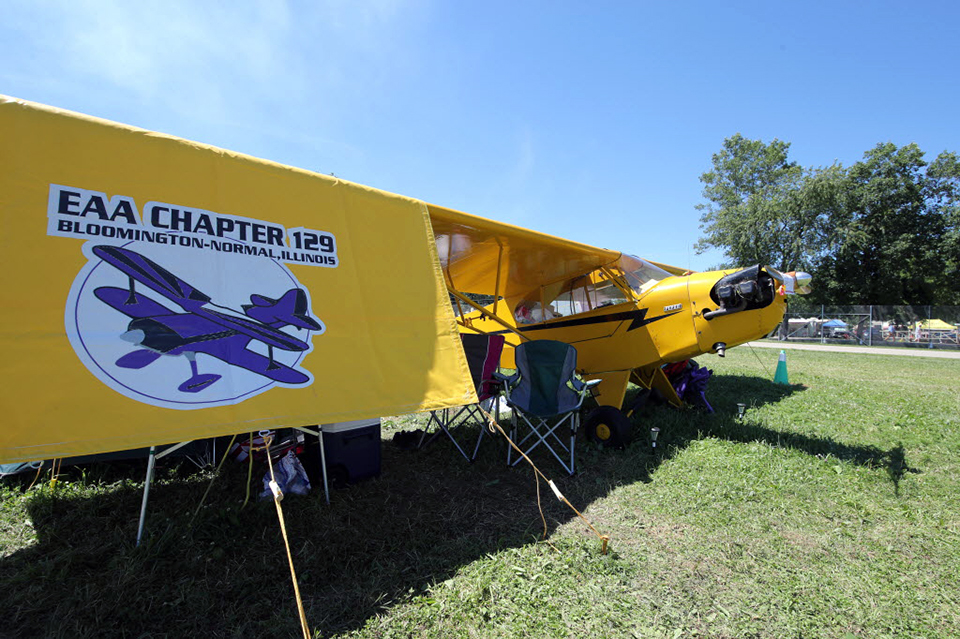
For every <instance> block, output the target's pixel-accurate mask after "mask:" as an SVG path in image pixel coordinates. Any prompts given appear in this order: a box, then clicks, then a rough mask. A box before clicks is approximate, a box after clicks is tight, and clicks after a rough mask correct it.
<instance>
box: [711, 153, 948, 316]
mask: <svg viewBox="0 0 960 639" xmlns="http://www.w3.org/2000/svg"><path fill="white" fill-rule="evenodd" d="M789 148H790V145H789V144H788V143H786V142H781V141H780V140H774V141H773V142H771V143H769V144H766V143H764V142H762V141H760V140H748V139H746V138H744V137H743V136H742V135H740V134H737V135H735V136H733V137H731V138H728V139H726V140H724V143H723V149H722V150H721V151H720V152H719V153H717V154H715V155H714V156H713V169H712V170H711V171H708V172H706V173H704V174H703V175H701V176H700V181H701V182H703V184H704V189H703V197H704V198H705V199H706V200H707V202H706V203H704V204H700V205H698V207H697V208H698V210H700V211H701V212H702V215H701V218H700V222H701V225H700V228H701V229H702V231H703V235H702V236H701V238H700V240H699V242H698V243H697V250H698V251H699V252H703V251H704V250H705V249H707V248H711V247H715V248H720V249H722V250H723V251H724V253H725V255H726V257H727V258H728V259H729V263H728V265H729V266H747V265H750V264H764V265H770V266H773V267H775V268H778V269H781V270H793V269H800V270H805V271H808V272H810V273H812V274H813V275H814V284H813V290H814V292H813V294H812V295H811V296H810V297H809V298H808V300H807V301H809V302H814V303H829V304H895V305H898V304H924V305H925V304H960V160H958V158H957V155H956V154H955V153H947V152H944V153H941V154H940V155H939V156H938V157H937V158H936V159H935V160H934V161H932V162H930V163H929V164H928V163H927V162H926V161H925V160H924V154H923V151H921V150H920V148H919V147H918V146H917V145H916V144H908V145H906V146H903V147H898V146H896V145H895V144H893V143H891V142H888V143H885V144H878V145H877V146H876V147H874V148H873V149H871V150H869V151H867V152H866V153H864V156H863V159H862V160H861V161H859V162H857V163H856V164H854V165H852V166H851V167H849V168H844V167H843V166H841V165H839V164H834V165H831V166H828V167H825V168H803V167H800V166H799V165H797V164H796V163H795V162H791V161H789V159H788V157H787V153H788V151H789Z"/></svg>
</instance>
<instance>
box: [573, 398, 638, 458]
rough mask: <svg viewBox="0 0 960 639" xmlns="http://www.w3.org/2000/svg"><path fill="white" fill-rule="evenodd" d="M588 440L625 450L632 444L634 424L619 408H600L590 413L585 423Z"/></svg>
mask: <svg viewBox="0 0 960 639" xmlns="http://www.w3.org/2000/svg"><path fill="white" fill-rule="evenodd" d="M583 425H584V428H586V430H587V439H589V440H590V441H592V442H598V443H600V444H603V445H604V446H607V447H608V448H609V447H616V448H623V447H624V446H626V445H627V444H628V443H630V431H631V430H632V429H633V424H632V423H630V419H629V418H628V417H627V416H626V415H624V414H623V411H621V410H620V409H619V408H616V407H614V406H600V407H599V408H595V409H593V410H592V411H590V414H589V415H587V420H586V421H585V422H584V424H583Z"/></svg>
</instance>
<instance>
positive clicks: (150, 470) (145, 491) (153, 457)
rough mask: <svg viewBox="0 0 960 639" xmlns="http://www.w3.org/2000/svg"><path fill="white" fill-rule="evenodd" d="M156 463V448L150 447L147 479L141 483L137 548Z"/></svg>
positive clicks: (145, 515) (145, 516)
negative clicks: (141, 494)
mask: <svg viewBox="0 0 960 639" xmlns="http://www.w3.org/2000/svg"><path fill="white" fill-rule="evenodd" d="M156 463H157V447H156V446H151V447H150V457H149V458H148V459H147V478H146V480H145V481H144V483H143V502H142V503H141V504H140V524H139V525H138V526H137V546H139V545H140V539H141V538H142V537H143V526H144V524H145V523H146V521H147V500H148V499H149V498H150V483H151V482H152V481H153V469H154V466H155V465H156Z"/></svg>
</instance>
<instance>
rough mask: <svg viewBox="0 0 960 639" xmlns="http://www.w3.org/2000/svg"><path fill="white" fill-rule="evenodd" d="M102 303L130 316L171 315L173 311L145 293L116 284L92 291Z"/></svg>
mask: <svg viewBox="0 0 960 639" xmlns="http://www.w3.org/2000/svg"><path fill="white" fill-rule="evenodd" d="M93 294H94V295H96V296H97V299H99V300H100V301H101V302H103V303H104V304H106V305H108V306H110V307H111V308H113V309H114V310H117V311H120V312H121V313H123V314H124V315H126V316H128V317H132V318H140V317H157V316H158V315H173V314H174V312H173V311H171V310H170V309H168V308H167V307H166V306H164V305H163V304H160V303H158V302H155V301H153V300H152V299H150V298H149V297H147V296H146V295H142V294H140V293H136V292H134V293H131V292H130V291H129V290H128V289H125V288H118V287H116V286H101V287H100V288H98V289H96V290H95V291H94V292H93Z"/></svg>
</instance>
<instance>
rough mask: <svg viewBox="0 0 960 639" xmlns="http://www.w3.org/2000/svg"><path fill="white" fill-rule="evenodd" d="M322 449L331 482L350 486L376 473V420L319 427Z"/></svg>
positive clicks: (378, 432)
mask: <svg viewBox="0 0 960 639" xmlns="http://www.w3.org/2000/svg"><path fill="white" fill-rule="evenodd" d="M323 450H324V454H325V456H326V459H327V474H328V475H329V477H330V479H331V482H332V483H335V484H336V483H341V482H346V483H349V484H353V483H355V482H358V481H361V480H363V479H369V478H370V477H376V476H378V475H379V474H380V418H379V417H377V418H375V419H361V420H357V421H353V422H336V423H333V424H324V425H323Z"/></svg>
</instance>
